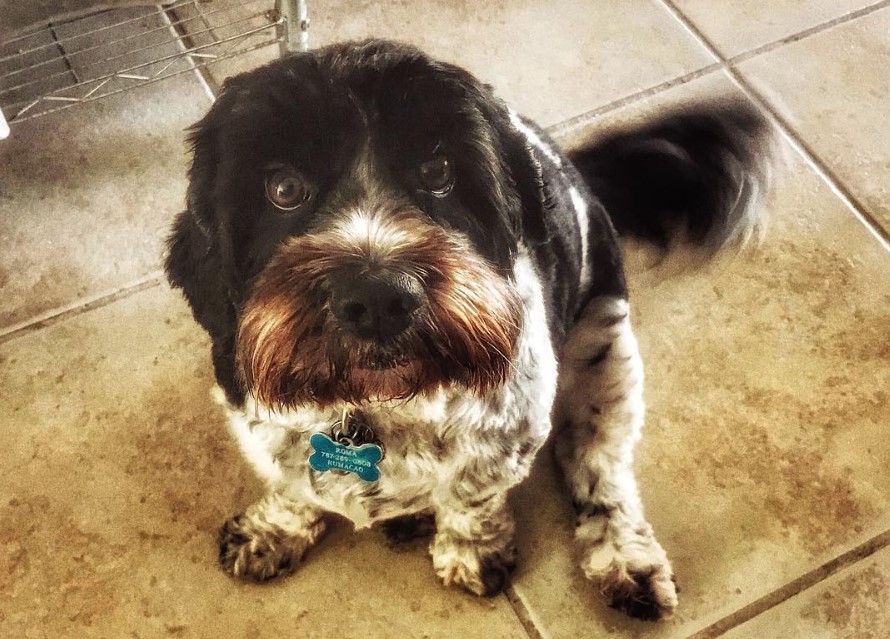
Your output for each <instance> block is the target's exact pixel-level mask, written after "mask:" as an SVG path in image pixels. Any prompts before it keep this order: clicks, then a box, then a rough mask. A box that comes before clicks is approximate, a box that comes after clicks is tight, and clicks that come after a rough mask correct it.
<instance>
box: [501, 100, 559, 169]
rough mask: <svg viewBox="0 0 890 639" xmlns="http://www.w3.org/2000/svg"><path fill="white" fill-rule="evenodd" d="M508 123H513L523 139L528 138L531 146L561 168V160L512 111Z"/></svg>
mask: <svg viewBox="0 0 890 639" xmlns="http://www.w3.org/2000/svg"><path fill="white" fill-rule="evenodd" d="M510 122H512V123H513V126H514V127H516V129H517V130H518V131H519V132H520V133H522V134H523V135H524V136H525V137H527V138H528V141H529V142H531V144H532V146H534V147H536V148H537V149H538V150H539V151H540V152H541V153H543V154H544V155H546V156H547V158H548V159H549V160H550V161H551V162H553V164H555V165H556V166H557V167H562V158H561V157H560V156H559V154H558V153H556V152H555V151H554V150H553V149H551V148H550V146H549V145H548V144H547V143H546V142H544V140H542V139H541V138H540V137H539V136H538V134H537V133H535V132H534V131H533V130H532V129H531V128H529V127H528V126H527V125H526V124H525V122H523V121H522V118H521V117H519V114H518V113H516V112H515V111H513V110H510Z"/></svg>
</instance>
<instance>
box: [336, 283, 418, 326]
mask: <svg viewBox="0 0 890 639" xmlns="http://www.w3.org/2000/svg"><path fill="white" fill-rule="evenodd" d="M422 303H423V285H422V284H421V283H420V280H418V279H417V278H415V277H412V276H410V275H406V274H403V273H400V274H391V273H374V274H370V275H358V276H351V277H350V276H344V277H340V278H338V279H337V281H335V282H334V283H333V286H332V295H331V306H332V310H333V312H334V317H335V318H337V321H338V322H339V323H340V326H341V327H342V328H343V329H345V330H346V331H348V332H350V333H352V334H353V335H355V336H356V337H360V338H361V339H367V340H375V341H377V342H387V341H390V340H392V339H393V338H395V337H397V336H398V335H400V334H402V333H403V332H404V331H405V330H407V329H408V328H409V327H410V326H411V325H412V324H413V323H414V319H415V316H416V314H417V310H418V309H419V308H420V306H421V304H422Z"/></svg>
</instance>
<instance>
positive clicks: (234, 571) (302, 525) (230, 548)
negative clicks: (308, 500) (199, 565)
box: [219, 493, 325, 581]
mask: <svg viewBox="0 0 890 639" xmlns="http://www.w3.org/2000/svg"><path fill="white" fill-rule="evenodd" d="M324 528H325V525H324V520H323V519H322V518H321V512H320V511H318V510H316V509H314V508H312V507H309V506H307V505H305V504H299V503H297V502H294V501H291V500H290V499H287V498H285V497H284V496H282V495H280V494H276V493H270V494H268V495H267V496H266V497H264V498H263V499H261V500H260V501H258V502H256V503H255V504H253V505H252V506H250V508H248V509H247V510H246V511H245V512H244V514H243V515H238V516H236V517H233V518H232V519H229V520H228V521H227V522H226V523H225V524H223V527H222V529H220V537H219V543H220V548H219V560H220V563H221V564H222V566H223V568H224V569H225V570H226V572H228V573H229V574H231V575H233V576H235V577H242V578H246V579H252V580H254V581H267V580H269V579H272V578H274V577H278V576H280V575H285V574H289V573H291V572H293V571H294V570H295V569H296V567H297V565H298V564H299V562H300V560H301V559H302V558H303V555H304V554H305V553H306V551H307V550H308V549H309V548H310V547H311V546H312V545H313V544H315V542H316V541H317V540H318V538H319V537H320V536H321V534H322V533H323V532H324Z"/></svg>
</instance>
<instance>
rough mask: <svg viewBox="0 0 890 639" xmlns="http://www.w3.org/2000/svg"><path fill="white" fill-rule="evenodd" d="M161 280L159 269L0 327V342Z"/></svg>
mask: <svg viewBox="0 0 890 639" xmlns="http://www.w3.org/2000/svg"><path fill="white" fill-rule="evenodd" d="M163 281H164V276H163V274H162V273H161V272H160V271H154V272H153V273H151V274H149V275H147V276H145V277H143V278H141V279H139V280H137V281H136V282H134V283H132V284H130V285H128V286H125V287H123V288H119V289H117V290H115V291H113V292H111V293H100V294H99V295H96V296H94V297H92V298H86V299H80V300H77V301H76V302H73V303H71V304H68V305H66V306H61V307H59V308H54V309H53V310H51V311H48V312H46V313H43V314H42V315H38V316H36V317H32V318H30V319H27V320H25V321H23V322H19V323H18V324H13V325H12V326H8V327H6V328H3V329H0V344H5V343H6V342H10V341H12V340H14V339H17V338H19V337H23V336H24V335H28V334H30V333H33V332H36V331H39V330H41V329H43V328H46V327H48V326H52V325H53V324H57V323H59V322H62V321H64V320H67V319H70V318H72V317H77V316H78V315H82V314H84V313H87V312H89V311H92V310H95V309H97V308H102V307H103V306H108V305H109V304H113V303H114V302H117V301H118V300H122V299H124V298H127V297H130V296H131V295H135V294H136V293H140V292H142V291H146V290H148V289H151V288H154V287H156V286H159V285H160V284H161V283H162V282H163Z"/></svg>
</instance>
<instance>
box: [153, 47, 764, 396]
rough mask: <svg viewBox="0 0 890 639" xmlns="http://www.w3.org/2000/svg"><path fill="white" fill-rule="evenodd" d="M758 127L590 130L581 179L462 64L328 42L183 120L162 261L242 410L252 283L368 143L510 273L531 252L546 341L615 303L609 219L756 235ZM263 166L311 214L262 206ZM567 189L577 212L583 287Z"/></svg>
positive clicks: (255, 74) (760, 172)
mask: <svg viewBox="0 0 890 639" xmlns="http://www.w3.org/2000/svg"><path fill="white" fill-rule="evenodd" d="M525 125H526V126H528V127H530V128H532V129H533V130H535V131H536V133H537V135H538V137H539V138H541V139H542V140H543V141H544V143H545V144H547V145H549V146H550V147H551V149H552V150H553V153H555V154H559V151H558V150H557V147H556V145H555V143H553V141H552V140H550V139H549V138H548V137H547V136H546V134H545V133H544V132H543V131H541V130H540V129H537V128H536V127H535V126H534V124H533V123H531V122H528V121H525ZM766 132H767V128H766V125H765V124H764V123H763V121H762V120H761V119H760V117H759V116H758V115H757V113H756V112H755V111H754V110H752V109H751V108H749V107H743V106H740V105H721V106H703V107H696V108H694V109H690V110H686V111H682V112H680V113H677V114H674V115H668V116H666V117H665V118H662V119H661V120H659V121H657V122H656V123H654V124H651V125H648V126H645V127H642V128H638V129H635V130H630V131H623V132H618V133H615V134H613V135H611V136H610V137H608V138H606V139H603V140H595V141H594V142H593V143H592V144H591V145H589V146H587V147H586V148H583V149H581V150H579V151H577V152H575V153H574V154H573V155H572V156H571V157H572V160H573V161H574V162H575V164H576V165H577V167H578V169H579V170H580V172H579V170H576V169H575V168H574V167H573V166H572V164H571V162H570V161H569V160H568V159H567V158H566V157H565V156H562V155H559V158H560V159H559V163H561V166H558V165H557V163H556V162H554V160H553V159H551V158H550V157H548V155H547V154H545V153H542V152H541V151H540V149H536V148H535V147H534V145H533V144H530V143H529V139H528V138H527V136H526V135H525V134H523V133H522V132H521V131H519V130H518V129H517V128H516V127H515V126H513V124H512V123H511V121H510V117H509V112H508V110H507V108H506V106H505V105H504V104H503V103H502V102H501V101H500V100H499V99H497V98H496V97H495V96H494V95H493V93H492V91H491V89H490V88H489V87H487V86H485V85H483V84H482V83H480V82H479V81H478V80H477V79H476V78H474V77H473V76H471V75H470V74H469V73H467V72H466V71H464V70H462V69H460V68H458V67H455V66H452V65H448V64H444V63H441V62H437V61H435V60H432V59H431V58H429V57H427V56H426V55H424V54H423V53H421V52H420V51H418V50H417V49H415V48H413V47H410V46H407V45H402V44H397V43H393V42H386V41H369V42H364V43H347V44H341V45H335V46H331V47H326V48H323V49H319V50H317V51H313V52H310V53H304V54H296V55H293V56H290V57H287V58H284V59H282V60H279V61H276V62H273V63H271V64H269V65H266V66H264V67H261V68H259V69H256V70H254V71H251V72H249V73H246V74H243V75H241V76H237V77H235V78H232V79H230V80H229V81H227V82H226V84H225V86H224V88H223V90H222V93H221V95H220V96H219V99H218V100H217V102H216V103H215V104H214V106H213V107H212V108H211V110H210V112H209V113H208V114H207V115H206V117H204V118H203V119H202V120H201V121H200V122H199V123H197V124H196V125H195V126H194V128H193V129H192V132H191V136H190V140H191V143H192V146H193V150H194V157H193V161H192V166H191V169H190V171H189V180H190V184H189V190H188V198H187V202H188V209H187V210H186V211H185V212H183V213H182V214H180V216H179V217H178V218H177V221H176V224H175V226H174V228H173V232H172V234H171V236H170V240H169V255H168V257H167V261H166V270H167V273H168V276H169V279H170V281H171V283H172V284H173V285H174V286H176V287H179V288H181V289H182V290H183V292H184V294H185V296H186V298H187V299H188V301H189V303H190V305H191V307H192V310H193V312H194V315H195V318H196V319H197V321H198V322H199V323H200V324H201V326H202V327H204V329H205V330H206V331H207V332H208V333H209V335H210V337H211V339H212V342H213V362H214V367H215V372H216V376H217V379H218V381H219V383H220V385H221V386H222V387H223V389H224V390H225V391H226V393H227V395H228V398H229V399H230V401H232V402H234V403H235V404H239V403H241V401H243V398H244V392H245V390H244V388H243V387H242V384H241V382H240V381H239V377H238V375H237V372H236V371H237V365H236V361H235V347H236V344H235V340H236V336H237V327H238V319H239V314H240V312H241V304H242V303H243V302H244V300H245V299H246V297H247V296H248V295H249V292H250V287H251V282H252V281H253V279H254V278H255V277H256V276H257V275H258V274H259V273H260V272H261V271H262V269H263V267H264V266H265V265H266V263H267V262H268V260H269V258H270V256H271V255H272V254H273V252H274V250H275V248H276V246H278V245H279V244H280V243H281V242H283V241H284V240H286V239H287V238H288V237H292V236H296V235H302V234H306V233H311V232H312V231H313V229H316V228H319V227H321V226H323V225H324V224H325V223H326V222H328V221H329V220H330V219H332V218H334V217H336V216H337V215H338V214H339V213H341V212H342V210H343V208H344V207H346V206H348V205H349V204H350V203H352V202H355V201H356V199H357V198H359V197H360V194H357V193H355V192H354V187H353V184H352V181H351V179H350V174H351V171H353V170H354V169H355V163H356V161H357V159H358V158H359V157H360V156H361V155H362V154H363V153H365V151H366V150H370V152H371V154H372V155H373V158H374V170H375V172H376V174H377V177H378V179H380V180H382V181H383V182H384V183H385V184H386V185H387V188H388V189H389V190H390V191H392V192H393V193H396V194H398V195H399V196H401V197H406V198H408V199H409V200H410V201H411V202H412V204H413V205H414V206H416V207H417V208H419V209H420V210H422V211H424V212H425V213H426V214H427V215H428V216H429V217H430V218H431V219H433V220H435V221H436V222H437V223H438V224H441V225H443V226H445V227H448V228H453V229H456V230H459V231H461V232H463V233H464V234H465V235H466V236H467V237H468V238H469V239H470V240H471V242H472V243H473V244H474V246H475V248H476V250H477V251H478V252H479V253H480V254H481V255H483V256H485V257H486V258H488V260H489V261H490V262H491V263H492V264H494V265H496V266H497V267H498V268H499V269H501V271H502V272H503V273H504V274H505V275H506V273H508V272H509V269H510V266H511V264H512V262H513V260H514V258H515V256H516V253H517V251H518V250H519V247H520V244H522V245H525V246H527V247H528V248H529V250H530V251H531V252H532V254H533V256H534V258H535V261H536V264H537V267H538V270H539V273H540V275H541V277H542V279H543V281H544V285H545V289H546V290H545V301H546V303H547V306H548V315H549V322H550V332H551V336H552V339H553V340H554V343H555V344H556V345H558V344H559V343H560V341H561V340H562V339H563V337H564V335H565V334H566V332H567V330H568V328H570V327H571V325H572V323H573V321H574V320H575V318H576V316H577V314H578V313H579V312H580V311H581V310H582V309H583V307H584V305H585V304H586V302H587V301H588V300H589V299H590V298H591V297H593V296H597V295H606V294H607V295H617V296H626V286H625V282H624V275H623V269H622V255H621V248H620V245H619V242H618V235H617V233H616V231H615V228H616V227H617V229H618V231H619V232H621V233H628V234H634V235H639V236H642V237H644V238H647V239H651V240H654V241H656V242H659V243H662V244H666V243H667V242H668V239H669V237H670V235H671V234H672V233H674V232H676V231H677V230H678V229H683V228H685V229H686V230H687V236H688V238H689V239H691V240H693V241H695V242H698V243H700V244H702V245H704V246H706V247H709V248H717V247H719V246H722V245H724V244H725V243H727V242H729V241H732V240H734V239H736V237H737V236H738V235H739V234H741V233H743V232H746V231H747V230H750V229H749V227H750V226H751V225H752V224H753V222H752V220H751V219H750V218H749V217H747V212H748V210H749V209H748V206H749V204H750V201H751V199H752V198H753V197H754V196H755V195H756V193H757V191H758V188H759V187H760V185H761V183H762V182H763V181H764V180H766V178H767V172H766V170H765V169H764V168H763V167H761V166H760V165H759V164H758V157H759V153H760V151H761V150H762V147H763V145H764V140H765V138H766ZM437 146H438V147H439V148H440V149H444V150H445V151H446V152H447V154H448V156H449V158H451V159H452V160H453V161H454V163H455V167H454V168H455V172H456V182H455V188H454V192H453V193H452V194H450V195H448V197H443V198H437V197H433V196H431V195H430V194H429V193H426V192H425V191H423V190H422V189H420V188H418V185H417V174H416V167H417V165H418V164H419V163H420V162H422V161H423V160H424V159H425V158H427V157H428V156H429V154H430V153H432V152H433V150H434V148H436V147H437ZM270 162H287V163H289V164H292V165H294V166H296V167H297V168H298V169H299V170H300V171H302V172H303V173H304V174H305V175H307V176H308V177H309V178H310V179H311V180H312V182H313V183H314V184H315V185H316V188H317V197H316V198H315V199H314V201H313V204H312V206H311V207H309V208H308V210H301V211H300V214H299V215H288V214H282V212H281V211H279V210H276V209H274V207H272V205H271V204H270V203H269V202H268V201H267V200H266V198H265V197H264V192H263V188H264V187H263V170H264V168H265V167H267V166H268V165H269V163H270ZM570 188H575V189H577V191H578V192H579V194H580V195H581V197H582V198H583V199H584V200H585V201H586V202H587V205H588V218H589V220H588V226H589V233H588V242H587V244H588V255H587V258H588V261H589V264H590V267H591V279H590V282H589V284H588V285H587V286H586V287H582V286H581V282H580V273H581V264H582V256H581V246H582V242H581V238H580V234H579V225H578V222H577V219H576V214H575V210H574V207H573V205H572V201H571V198H570V195H569V189H570ZM613 224H614V226H613Z"/></svg>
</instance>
